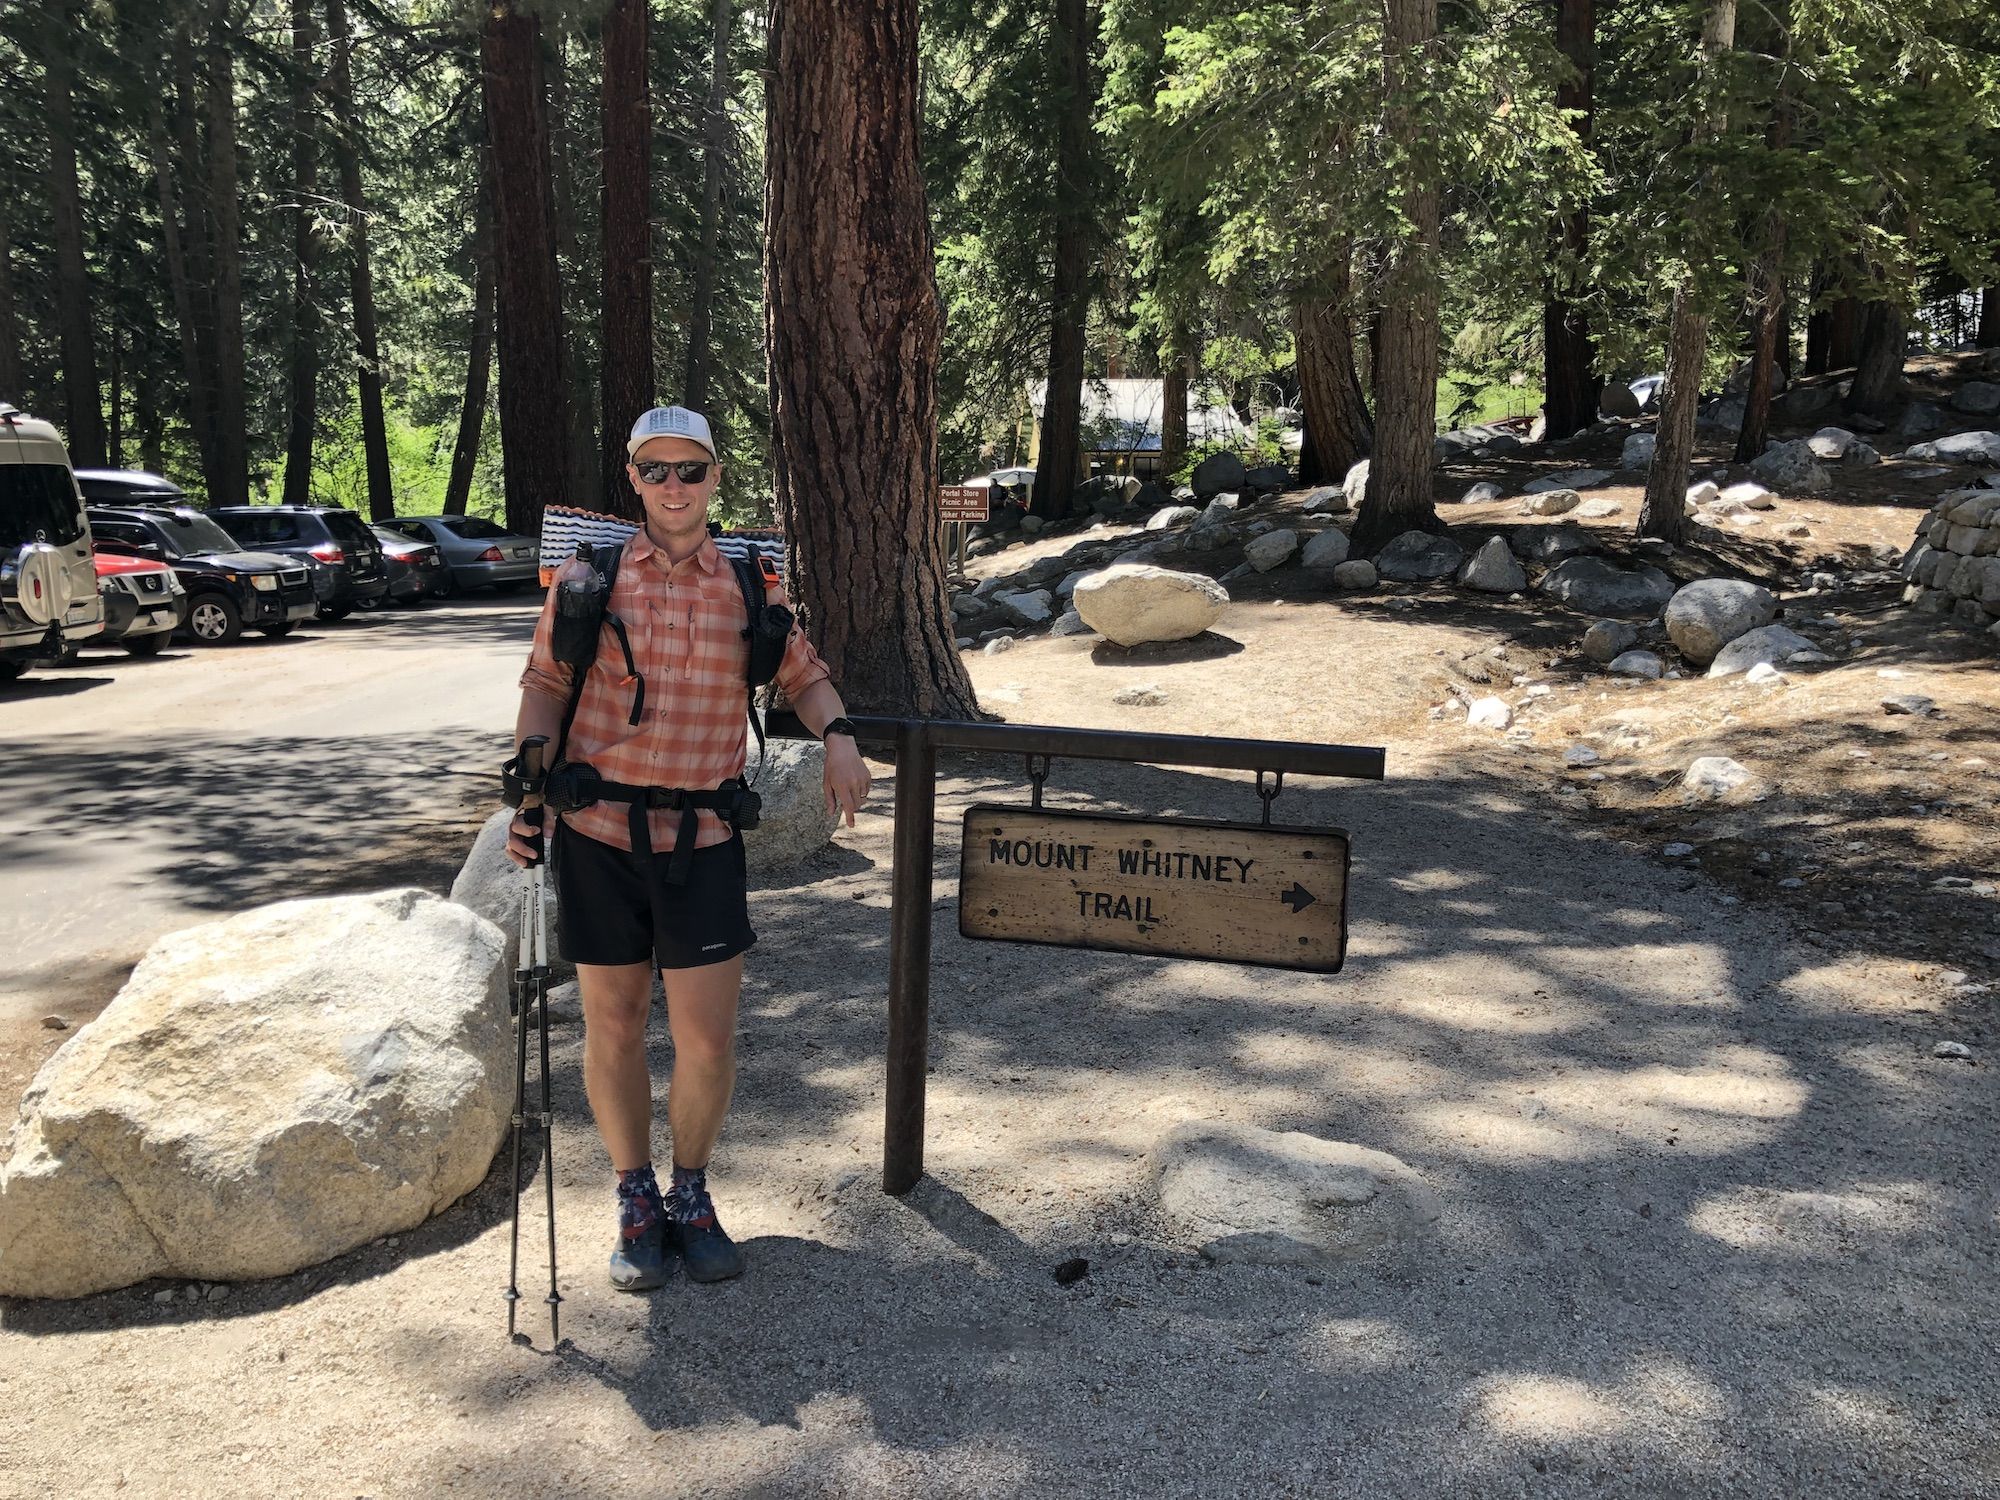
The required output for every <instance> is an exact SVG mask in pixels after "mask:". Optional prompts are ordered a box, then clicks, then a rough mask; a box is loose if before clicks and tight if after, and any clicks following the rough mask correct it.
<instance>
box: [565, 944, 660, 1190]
mask: <svg viewBox="0 0 2000 1500" xmlns="http://www.w3.org/2000/svg"><path fill="white" fill-rule="evenodd" d="M576 984H577V992H578V994H579V995H580V996H581V997H582V999H583V1089H584V1093H585V1094H587V1095H588V1096H589V1098H590V1113H591V1115H592V1116H593V1117H594V1118H595V1119H596V1121H597V1133H598V1134H599V1135H600V1136H602V1137H603V1138H604V1149H605V1150H607V1151H609V1152H610V1153H611V1169H612V1170H613V1171H614V1172H628V1171H630V1170H631V1169H632V1168H634V1167H642V1166H644V1165H645V1164H646V1163H647V1162H649V1161H651V1160H652V1159H653V1077H652V1074H651V1073H650V1072H649V1071H648V1070H647V1068H646V1011H647V1006H648V1003H649V1002H650V1001H651V999H652V996H653V966H652V965H651V964H650V963H643V964H618V965H616V966H613V965H608V964H578V965H577V966H576Z"/></svg>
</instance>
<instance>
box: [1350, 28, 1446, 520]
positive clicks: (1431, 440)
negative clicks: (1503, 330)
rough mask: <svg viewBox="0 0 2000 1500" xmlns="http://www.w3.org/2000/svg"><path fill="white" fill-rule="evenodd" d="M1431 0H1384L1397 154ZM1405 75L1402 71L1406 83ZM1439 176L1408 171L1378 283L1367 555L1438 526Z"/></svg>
mask: <svg viewBox="0 0 2000 1500" xmlns="http://www.w3.org/2000/svg"><path fill="white" fill-rule="evenodd" d="M1437 16H1438V7H1437V0H1385V4H1384V10H1383V35H1382V98H1383V129H1384V133H1385V134H1386V135H1387V136H1388V138H1389V139H1390V140H1391V141H1392V142H1395V143H1396V144H1397V146H1398V147H1399V149H1400V153H1401V154H1404V155H1405V159H1406V160H1407V159H1408V155H1407V153H1409V152H1410V150H1411V148H1412V147H1413V146H1414V145H1415V143H1416V140H1417V137H1418V134H1419V132H1421V131H1422V130H1424V129H1425V128H1426V125H1425V122H1424V120H1423V119H1422V117H1421V111H1420V109H1419V107H1418V105H1417V103H1416V101H1415V100H1414V98H1413V97H1412V94H1413V90H1414V87H1415V85H1416V84H1417V82H1418V81H1419V80H1422V79H1424V78H1427V77H1429V76H1430V75H1431V74H1432V72H1433V71H1434V68H1433V66H1432V64H1433V58H1432V57H1431V54H1432V53H1434V52H1435V51H1436V48H1437ZM1406 80H1408V81H1407V82H1406ZM1438 200H1439V193H1438V187H1437V183H1436V182H1435V181H1432V180H1429V179H1428V177H1427V175H1426V174H1423V173H1422V172H1417V173H1412V174H1411V175H1410V176H1409V177H1408V178H1407V179H1406V182H1405V186H1404V189H1403V212H1404V214H1405V216H1406V217H1407V218H1408V220H1409V229H1408V231H1407V233H1405V234H1404V235H1403V236H1402V237H1401V238H1399V239H1398V240H1397V241H1396V242H1395V243H1394V244H1393V245H1392V246H1391V247H1390V250H1389V259H1388V263H1387V265H1386V266H1385V268H1384V275H1383V281H1382V290H1381V298H1380V305H1381V312H1380V315H1379V327H1380V330H1381V343H1380V350H1379V353H1378V356H1377V357H1378V359H1379V361H1380V363H1379V364H1378V365H1377V366H1376V370H1375V446H1374V453H1373V455H1372V457H1371V459H1370V461H1369V468H1368V493H1367V495H1366V497H1365V498H1364V499H1363V500H1362V502H1361V511H1360V514H1359V515H1357V516H1356V517H1355V521H1354V530H1353V532H1352V540H1353V543H1354V546H1355V549H1356V551H1357V552H1359V553H1363V554H1372V553H1374V552H1376V551H1378V550H1379V549H1380V548H1381V546H1382V544H1383V543H1385V542H1387V541H1388V540H1390V538H1392V537H1395V536H1398V535H1400V534H1401V533H1403V532H1405V531H1411V530H1421V531H1435V530H1437V529H1438V515H1437V501H1436V497H1435V496H1434V495H1433V493H1432V491H1431V471H1432V468H1433V467H1434V465H1435V462H1436V460H1435V458H1434V456H1433V454H1434V449H1435V444H1436V442H1437V381H1438V266H1437V257H1438V212H1439V207H1438Z"/></svg>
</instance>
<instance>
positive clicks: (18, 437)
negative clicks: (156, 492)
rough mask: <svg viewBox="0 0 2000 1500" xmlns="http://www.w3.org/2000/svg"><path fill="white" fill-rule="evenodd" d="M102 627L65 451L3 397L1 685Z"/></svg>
mask: <svg viewBox="0 0 2000 1500" xmlns="http://www.w3.org/2000/svg"><path fill="white" fill-rule="evenodd" d="M103 629H104V601H103V600H102V599H100V598H99V597H98V593H97V570H96V568H95V566H94V565H93V564H92V562H91V557H90V523H89V521H87V520H85V519H84V514H83V496H82V495H81V494H80V493H79V492H78V490H77V487H76V475H75V474H74V473H72V472H71V470H70V465H69V453H68V450H66V449H65V448H64V447H63V441H62V438H61V437H59V436H58V435H57V433H56V430H55V428H53V427H51V426H50V425H49V424H48V423H47V422H38V421H36V420H35V419H34V418H33V417H30V416H25V415H23V414H22V413H21V412H18V411H16V410H15V409H14V408H13V407H11V406H8V405H7V404H6V403H5V402H0V683H4V682H11V681H12V680H13V679H14V678H16V677H19V676H20V675H21V673H22V672H24V671H26V670H27V669H28V667H30V666H31V665H33V664H34V663H36V662H47V661H51V660H53V659H54V658H55V657H57V656H59V655H60V654H61V653H62V652H63V650H64V648H65V647H67V646H72V645H74V644H76V643H77V642H78V641H84V640H88V639H89V638H90V637H91V636H94V635H96V634H98V633H99V632H100V631H102V630H103Z"/></svg>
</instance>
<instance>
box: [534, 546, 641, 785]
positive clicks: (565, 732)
mask: <svg viewBox="0 0 2000 1500" xmlns="http://www.w3.org/2000/svg"><path fill="white" fill-rule="evenodd" d="M624 558H625V544H624V543H623V542H611V543H606V544H600V545H598V546H596V547H593V548H592V549H591V554H590V565H591V566H592V567H594V568H596V569H597V572H598V576H599V577H601V578H603V580H604V606H605V607H604V618H605V620H606V621H608V622H609V623H610V624H611V625H613V626H614V627H615V628H616V629H617V631H618V638H619V640H620V641H621V642H625V659H626V661H627V662H628V663H629V662H630V661H631V659H632V646H631V643H630V642H629V641H625V627H624V624H623V622H621V621H620V620H619V618H618V617H617V616H616V615H614V614H612V613H611V589H612V586H613V585H614V584H616V583H617V582H618V564H619V563H620V562H622V561H624ZM598 628H599V629H600V630H601V629H603V626H602V625H600V626H599V627H598ZM635 675H636V674H635ZM589 677H590V668H589V667H587V666H584V667H572V668H571V669H570V680H569V701H568V702H567V703H565V704H564V705H563V716H562V728H561V729H560V730H558V731H557V732H556V748H555V751H554V753H553V754H551V755H550V757H549V764H550V765H552V766H559V765H561V764H562V759H563V752H564V751H565V750H566V749H567V748H568V747H569V729H570V725H572V724H574V723H575V722H576V710H577V705H578V704H580V703H582V702H583V685H584V683H585V681H586V680H588V678H589ZM634 691H635V695H636V696H635V697H634V699H633V703H632V712H633V715H634V717H635V719H636V717H637V715H638V712H639V705H640V704H641V703H642V702H643V701H644V694H645V691H646V684H645V683H644V681H640V682H639V683H637V684H636V686H635V690H634Z"/></svg>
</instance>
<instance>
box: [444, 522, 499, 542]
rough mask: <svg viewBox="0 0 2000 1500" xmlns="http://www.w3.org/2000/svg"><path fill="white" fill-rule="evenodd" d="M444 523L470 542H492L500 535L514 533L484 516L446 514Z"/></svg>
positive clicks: (447, 527) (448, 528)
mask: <svg viewBox="0 0 2000 1500" xmlns="http://www.w3.org/2000/svg"><path fill="white" fill-rule="evenodd" d="M443 524H444V526H445V528H446V529H447V530H450V531H454V532H456V533H457V534H458V535H460V536H462V537H464V538H465V539H466V540H467V541H468V542H490V541H493V540H495V539H497V538H499V537H503V536H512V535H513V533H512V532H510V531H507V530H505V529H504V528H502V527H499V526H495V525H494V524H493V523H492V522H491V521H489V520H487V519H486V517H484V516H446V517H445V518H444V522H443Z"/></svg>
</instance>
